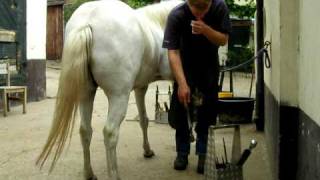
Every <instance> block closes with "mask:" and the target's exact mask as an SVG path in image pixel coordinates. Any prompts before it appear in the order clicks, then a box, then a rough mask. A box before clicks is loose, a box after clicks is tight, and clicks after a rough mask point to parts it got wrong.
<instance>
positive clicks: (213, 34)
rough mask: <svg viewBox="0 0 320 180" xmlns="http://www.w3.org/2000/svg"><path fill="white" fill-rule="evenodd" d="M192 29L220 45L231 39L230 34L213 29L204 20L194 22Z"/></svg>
mask: <svg viewBox="0 0 320 180" xmlns="http://www.w3.org/2000/svg"><path fill="white" fill-rule="evenodd" d="M192 30H193V31H194V33H195V34H203V35H204V36H206V38H207V39H209V41H210V42H211V43H213V44H215V45H218V46H224V45H225V44H226V43H227V42H228V39H229V35H228V34H224V33H221V32H219V31H216V30H214V29H212V28H211V27H210V26H208V25H207V24H205V23H204V22H203V21H202V20H197V21H193V22H192Z"/></svg>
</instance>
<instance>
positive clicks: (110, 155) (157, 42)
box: [37, 0, 182, 180]
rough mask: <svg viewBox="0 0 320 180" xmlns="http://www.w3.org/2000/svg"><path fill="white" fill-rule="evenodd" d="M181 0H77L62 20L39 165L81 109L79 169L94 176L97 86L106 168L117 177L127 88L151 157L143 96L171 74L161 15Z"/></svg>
mask: <svg viewBox="0 0 320 180" xmlns="http://www.w3.org/2000/svg"><path fill="white" fill-rule="evenodd" d="M181 2H182V1H176V0H172V1H166V2H162V3H159V4H154V5H150V6H146V7H144V8H140V9H137V10H133V9H132V8H130V7H129V6H128V5H126V4H125V3H123V2H121V1H118V0H105V1H93V2H88V3H85V4H83V5H82V6H80V7H79V8H78V9H77V10H76V11H75V12H74V13H73V15H72V17H71V18H70V20H69V22H68V23H67V26H66V35H65V45H64V49H63V56H62V70H61V74H60V80H59V89H58V94H57V101H56V107H55V113H54V118H53V123H52V127H51V130H50V133H49V137H48V140H47V142H46V144H45V146H44V149H43V151H42V153H41V154H40V156H39V158H38V160H37V164H39V165H40V166H41V167H42V166H43V165H44V163H45V162H46V160H47V158H48V156H49V154H50V153H51V152H52V151H54V156H53V161H52V164H51V169H50V171H51V170H52V169H53V168H54V165H55V163H56V161H57V160H58V158H59V157H60V154H61V152H62V150H63V148H64V145H65V142H66V140H67V139H68V136H69V135H70V136H71V132H72V130H73V126H74V120H75V116H76V112H77V109H78V107H79V109H80V116H81V125H80V136H81V142H82V146H83V152H84V175H85V178H86V179H97V178H96V176H95V175H94V173H93V171H92V167H91V162H90V150H89V146H90V141H91V137H92V127H91V116H92V109H93V101H94V97H95V93H96V90H97V87H98V86H99V87H101V88H102V89H103V90H104V93H105V94H106V96H107V97H108V100H109V106H108V117H107V120H106V123H105V125H104V128H103V135H104V143H105V148H106V156H107V165H108V174H109V176H110V178H111V179H113V180H119V179H120V178H119V174H118V169H117V159H116V146H117V142H118V136H119V128H120V124H121V122H122V121H123V119H124V117H125V115H126V111H127V106H128V99H129V94H130V92H131V91H132V90H134V91H135V97H136V102H137V106H138V111H139V116H140V125H141V128H142V132H143V148H144V156H145V157H152V156H153V155H154V152H153V151H152V150H151V148H150V145H149V142H148V136H147V128H148V117H147V114H146V109H145V102H144V96H145V93H146V90H147V87H148V84H149V83H150V82H153V81H155V80H158V79H171V78H172V75H171V71H170V68H169V63H168V57H167V53H166V50H165V49H163V48H162V47H161V46H162V39H163V30H164V26H165V24H166V19H167V16H168V14H169V12H170V11H171V9H173V8H174V7H175V6H176V5H178V4H179V3H181Z"/></svg>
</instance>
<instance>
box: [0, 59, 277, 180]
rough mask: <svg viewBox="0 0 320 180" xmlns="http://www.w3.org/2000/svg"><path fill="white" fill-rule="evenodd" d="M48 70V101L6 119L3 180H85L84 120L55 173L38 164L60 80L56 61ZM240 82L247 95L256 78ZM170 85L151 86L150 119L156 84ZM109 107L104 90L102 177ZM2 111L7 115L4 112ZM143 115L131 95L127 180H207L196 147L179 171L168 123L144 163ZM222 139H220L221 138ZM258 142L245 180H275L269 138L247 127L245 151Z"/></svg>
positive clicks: (0, 135)
mask: <svg viewBox="0 0 320 180" xmlns="http://www.w3.org/2000/svg"><path fill="white" fill-rule="evenodd" d="M47 67H48V68H47V98H46V99H45V100H42V101H39V102H30V103H28V104H27V114H22V109H21V108H22V107H21V106H16V107H13V108H12V111H11V112H9V114H8V117H6V118H4V117H3V116H0V139H1V143H0V180H29V179H30V180H43V179H48V180H55V179H57V180H58V179H59V180H61V179H65V180H78V179H83V176H82V166H83V160H82V147H81V143H80V138H79V133H78V130H77V129H78V127H79V124H78V122H77V123H76V126H75V127H76V129H75V130H74V132H73V139H72V141H71V144H70V147H69V148H68V150H67V151H65V153H64V154H63V155H62V157H61V159H60V161H59V162H58V164H57V166H56V168H55V169H54V171H53V172H52V173H51V174H49V175H48V173H47V172H48V166H46V167H44V169H43V170H41V171H40V170H39V169H38V167H36V166H35V159H36V157H37V156H38V154H39V152H40V150H41V148H42V146H43V145H44V142H45V141H46V138H47V134H48V131H49V128H50V125H51V120H52V114H53V107H54V103H55V93H56V90H57V82H58V76H59V68H58V67H59V65H58V64H55V63H52V62H51V63H48V66H47ZM234 81H235V93H236V95H237V94H238V95H243V96H247V93H248V89H249V88H248V87H249V83H250V78H249V77H246V76H237V78H235V80H234ZM168 84H169V83H168V82H156V83H153V84H151V86H150V88H149V90H148V92H147V96H146V103H147V107H148V109H147V113H148V115H149V117H150V119H154V101H155V98H154V97H155V87H156V85H159V87H160V90H161V91H167V88H168ZM237 87H240V88H237ZM107 106H108V105H107V99H106V97H105V96H104V94H103V92H102V90H100V89H99V90H98V92H97V96H96V99H95V104H94V112H93V139H92V145H91V153H92V165H93V169H94V172H95V174H96V175H97V177H98V179H108V178H107V171H106V158H105V149H104V144H103V135H102V128H103V125H104V122H105V119H106V114H107ZM0 113H1V115H2V111H0ZM137 114H138V113H137V109H136V106H135V100H134V96H131V97H130V101H129V106H128V113H127V116H126V120H125V121H124V122H123V123H122V125H121V130H120V139H119V144H118V166H119V170H120V174H121V177H122V179H123V180H150V179H154V180H172V179H174V180H186V179H188V180H196V179H197V180H198V179H204V176H203V175H198V174H197V173H196V163H197V159H196V156H195V155H194V148H195V147H194V144H192V150H191V151H192V154H191V155H190V157H189V166H188V169H187V170H186V171H182V172H178V171H175V170H173V168H172V164H173V160H174V158H175V144H174V130H173V129H171V128H170V127H169V126H168V125H167V124H157V123H154V122H151V123H150V127H149V139H150V143H151V146H152V148H153V150H154V151H155V153H156V156H155V157H154V158H152V159H144V158H143V156H142V153H143V150H142V133H141V130H140V127H139V123H138V122H137V121H135V120H133V119H135V117H136V116H137ZM224 137H225V135H224ZM221 138H222V135H221V136H219V135H218V138H217V139H221ZM252 138H254V139H256V140H257V141H258V146H257V148H256V149H254V151H253V152H252V155H251V156H250V157H249V159H248V161H247V162H246V163H245V165H244V168H243V172H244V179H246V180H270V179H271V175H270V172H269V169H270V168H269V167H268V164H267V163H268V161H267V155H266V145H265V139H264V134H263V133H261V132H257V131H256V130H255V126H254V124H246V125H241V141H242V148H243V149H244V148H247V147H248V144H249V141H250V140H251V139H252ZM227 142H228V140H227ZM221 144H222V143H221V142H220V145H221ZM218 146H219V144H218ZM220 147H221V146H220Z"/></svg>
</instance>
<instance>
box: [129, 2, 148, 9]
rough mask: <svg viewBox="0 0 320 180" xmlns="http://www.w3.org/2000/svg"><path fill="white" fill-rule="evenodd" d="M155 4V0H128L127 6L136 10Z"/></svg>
mask: <svg viewBox="0 0 320 180" xmlns="http://www.w3.org/2000/svg"><path fill="white" fill-rule="evenodd" d="M153 2H154V0H127V4H128V5H129V6H130V7H132V8H134V9H136V8H139V7H142V6H146V5H148V4H151V3H153Z"/></svg>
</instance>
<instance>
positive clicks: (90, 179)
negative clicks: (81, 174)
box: [87, 175, 98, 180]
mask: <svg viewBox="0 0 320 180" xmlns="http://www.w3.org/2000/svg"><path fill="white" fill-rule="evenodd" d="M87 180H98V178H97V176H95V175H93V176H92V177H89V178H87Z"/></svg>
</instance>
